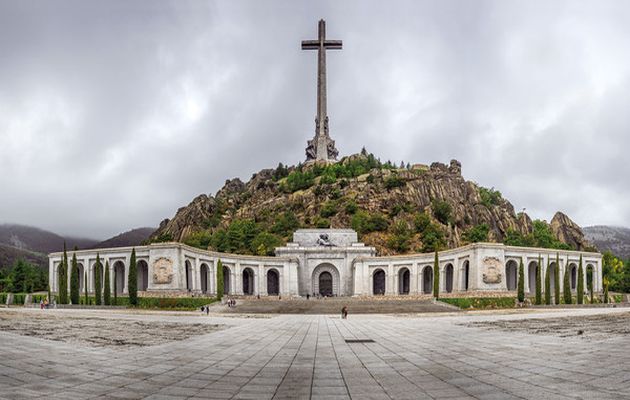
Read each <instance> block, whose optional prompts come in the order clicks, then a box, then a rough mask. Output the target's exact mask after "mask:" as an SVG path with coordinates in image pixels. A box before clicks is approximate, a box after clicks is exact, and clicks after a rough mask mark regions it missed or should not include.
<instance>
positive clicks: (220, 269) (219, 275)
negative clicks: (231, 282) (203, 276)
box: [217, 260, 225, 301]
mask: <svg viewBox="0 0 630 400" xmlns="http://www.w3.org/2000/svg"><path fill="white" fill-rule="evenodd" d="M224 290H225V288H224V287H223V263H222V262H221V260H218V261H217V300H219V301H221V299H222V298H223V291H224Z"/></svg>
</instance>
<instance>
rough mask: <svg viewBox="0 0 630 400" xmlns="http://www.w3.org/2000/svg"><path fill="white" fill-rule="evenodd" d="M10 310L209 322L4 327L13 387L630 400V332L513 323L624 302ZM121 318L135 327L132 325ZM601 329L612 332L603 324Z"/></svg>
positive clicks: (54, 393) (68, 393)
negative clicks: (470, 309)
mask: <svg viewBox="0 0 630 400" xmlns="http://www.w3.org/2000/svg"><path fill="white" fill-rule="evenodd" d="M7 313H16V314H18V313H19V315H18V317H20V318H35V316H37V315H41V313H49V314H48V315H49V316H53V317H54V318H53V319H52V320H51V321H41V323H42V324H46V323H48V324H51V323H63V321H64V320H65V319H68V318H70V319H72V320H73V321H75V322H76V321H80V320H81V319H82V318H85V319H89V320H91V321H93V320H94V319H95V318H96V319H102V320H103V329H104V330H105V329H106V330H108V331H111V330H114V331H116V329H117V328H116V325H117V324H116V321H117V320H124V321H126V322H138V323H142V324H143V326H144V327H145V329H146V330H149V331H150V330H152V329H153V330H154V331H155V332H156V333H155V334H156V337H157V336H159V334H158V333H157V331H158V330H164V329H168V326H173V325H177V324H183V325H186V324H190V325H191V326H198V324H209V325H211V329H209V330H208V331H203V330H199V329H197V331H196V332H197V334H194V335H185V337H184V338H182V340H169V341H167V342H164V341H163V339H161V340H159V341H158V343H159V344H155V345H151V346H150V344H151V340H150V335H149V339H147V340H144V341H139V342H138V343H137V345H135V346H129V345H128V343H127V345H126V346H120V347H116V346H115V345H102V343H100V342H95V343H96V344H91V343H88V342H85V341H73V340H72V335H73V334H72V332H73V331H72V330H71V329H72V328H68V329H69V332H70V333H71V334H70V335H69V336H70V337H66V338H61V339H59V338H58V337H56V338H57V340H47V339H42V338H41V337H40V336H26V334H27V333H24V332H22V333H19V332H17V331H14V332H7V331H0V343H2V346H1V348H0V398H3V399H4V398H6V399H23V398H42V399H44V398H45V399H53V398H55V399H56V398H59V399H84V398H85V399H87V398H103V399H104V398H112V399H113V398H120V399H139V398H149V399H184V398H193V399H196V398H198V399H213V398H217V399H230V398H234V399H348V398H353V399H432V398H448V399H514V398H526V399H576V398H580V399H612V398H615V399H617V398H630V337H629V336H628V335H627V334H624V332H623V331H619V330H618V331H617V332H616V333H615V334H611V335H605V334H602V332H601V330H602V329H603V328H602V326H601V324H600V323H599V322H598V325H597V326H594V325H588V324H585V325H584V332H583V333H582V334H577V332H576V333H575V334H573V333H572V332H569V331H568V330H565V331H563V332H562V334H554V333H553V332H544V333H531V332H532V331H531V329H523V330H522V331H520V330H519V329H515V326H516V325H515V324H517V323H516V322H511V323H510V329H509V330H506V329H503V328H502V324H501V322H502V321H508V320H509V321H516V320H522V321H524V323H527V321H528V320H530V319H535V320H539V319H540V318H549V319H550V321H551V320H554V319H555V320H556V321H557V319H558V318H559V317H570V320H571V321H572V322H573V323H575V321H579V320H580V319H583V320H584V321H586V320H587V319H588V318H592V317H596V318H602V317H604V316H605V315H610V316H611V317H615V318H617V320H619V318H620V317H621V319H622V321H623V318H626V321H628V322H630V318H628V315H629V314H628V309H623V308H616V309H615V308H601V309H574V310H568V311H567V310H565V311H559V310H550V311H540V310H537V311H532V310H527V311H521V312H514V311H512V312H496V311H495V312H479V313H452V314H448V313H444V314H430V315H428V314H427V315H400V316H390V315H350V317H349V319H348V320H342V319H340V318H339V317H338V316H318V315H278V316H269V317H265V316H257V317H247V316H213V315H210V316H205V315H203V316H202V315H201V314H195V313H183V314H182V313H179V314H178V313H167V312H144V313H134V312H128V311H89V310H85V311H79V310H48V311H41V310H39V309H23V310H15V309H11V310H7V309H0V316H1V315H5V314H7ZM624 314H625V317H624ZM13 316H15V314H14V315H13ZM479 322H484V323H481V324H480V323H479ZM492 322H498V324H497V327H494V325H493V324H492ZM153 323H156V324H157V325H154V324H153ZM73 324H74V322H73ZM578 325H579V324H578ZM120 326H121V327H123V328H120V330H119V332H120V334H121V335H124V332H122V330H123V329H124V326H125V325H124V324H120ZM629 326H630V325H629ZM597 327H599V330H600V332H598V333H597V334H595V335H591V330H596V329H597ZM180 328H181V327H180ZM603 330H605V329H603ZM109 333H110V334H111V332H109ZM353 340H354V342H352V341H353ZM348 341H350V342H348ZM357 341H358V342H357Z"/></svg>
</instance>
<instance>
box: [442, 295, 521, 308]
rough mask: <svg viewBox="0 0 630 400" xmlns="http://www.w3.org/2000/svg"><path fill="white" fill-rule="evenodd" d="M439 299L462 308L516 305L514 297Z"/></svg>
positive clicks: (510, 306)
mask: <svg viewBox="0 0 630 400" xmlns="http://www.w3.org/2000/svg"><path fill="white" fill-rule="evenodd" d="M440 301H443V302H445V303H448V304H452V305H454V306H457V307H459V308H462V309H467V308H474V309H486V308H513V307H514V306H515V305H516V298H515V297H449V298H441V299H440Z"/></svg>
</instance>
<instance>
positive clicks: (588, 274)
mask: <svg viewBox="0 0 630 400" xmlns="http://www.w3.org/2000/svg"><path fill="white" fill-rule="evenodd" d="M593 278H594V276H593V268H591V267H588V268H586V286H587V287H588V292H589V293H590V295H591V304H593V303H595V297H594V296H593V286H594V285H593Z"/></svg>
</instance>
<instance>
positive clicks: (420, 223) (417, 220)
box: [413, 212, 431, 233]
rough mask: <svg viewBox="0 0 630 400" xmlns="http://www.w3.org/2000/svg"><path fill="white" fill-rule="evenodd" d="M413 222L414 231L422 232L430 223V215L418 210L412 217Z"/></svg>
mask: <svg viewBox="0 0 630 400" xmlns="http://www.w3.org/2000/svg"><path fill="white" fill-rule="evenodd" d="M413 224H414V225H415V226H416V232H418V233H422V232H424V230H425V229H427V227H428V226H429V225H431V217H429V215H428V214H427V213H425V212H419V213H417V214H416V216H415V217H414V219H413Z"/></svg>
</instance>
